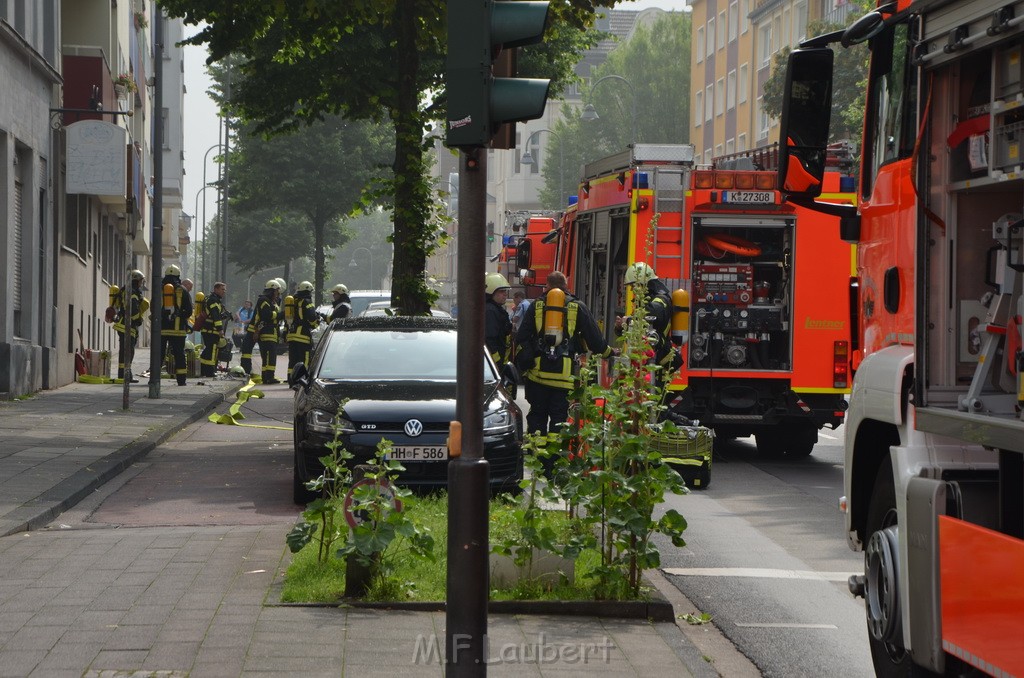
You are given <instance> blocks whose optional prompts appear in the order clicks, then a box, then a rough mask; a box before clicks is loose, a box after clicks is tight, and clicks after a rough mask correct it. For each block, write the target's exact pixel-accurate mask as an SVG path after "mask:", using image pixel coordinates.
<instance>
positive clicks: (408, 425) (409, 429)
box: [405, 419, 423, 438]
mask: <svg viewBox="0 0 1024 678" xmlns="http://www.w3.org/2000/svg"><path fill="white" fill-rule="evenodd" d="M421 433H423V422H421V421H420V420H419V419H410V420H409V421H407V422H405V435H407V436H409V437H410V438H415V437H416V436H418V435H420V434H421Z"/></svg>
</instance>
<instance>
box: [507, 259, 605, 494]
mask: <svg viewBox="0 0 1024 678" xmlns="http://www.w3.org/2000/svg"><path fill="white" fill-rule="evenodd" d="M553 290H559V291H560V292H561V295H559V294H552V295H551V296H552V298H556V297H561V296H562V295H564V303H563V304H562V306H560V307H557V308H556V307H554V306H552V309H551V310H553V311H558V312H559V314H560V315H561V327H560V328H557V331H552V332H551V333H550V334H549V333H548V332H545V323H544V311H545V308H546V307H547V305H548V301H547V297H548V294H549V293H551V292H552V291H553ZM516 344H517V347H518V352H517V355H516V366H517V367H518V368H519V371H520V372H522V373H523V375H524V382H525V391H526V402H528V403H529V404H530V411H529V413H528V414H527V415H526V423H527V428H528V430H529V432H530V433H539V434H542V435H546V434H549V433H556V432H557V431H558V429H559V426H560V425H561V424H563V423H565V421H566V419H568V417H569V392H570V391H572V390H573V388H574V387H575V386H576V381H577V378H578V363H577V359H578V358H579V357H580V356H581V355H583V354H584V353H592V354H594V355H597V356H600V357H602V358H607V357H609V356H612V355H617V354H618V350H617V349H614V348H612V347H610V346H609V345H608V342H607V341H605V338H604V334H603V333H602V332H601V328H600V327H599V326H598V324H597V322H596V321H595V320H594V317H593V315H591V313H590V310H589V309H587V307H586V306H585V305H584V304H583V302H581V301H580V300H579V299H577V298H576V297H574V296H573V295H572V294H570V293H569V291H568V281H567V280H566V278H565V274H564V273H562V272H561V271H552V272H551V273H550V274H548V277H547V288H546V289H545V291H544V294H542V295H541V296H540V297H538V298H536V299H534V300H533V302H532V303H531V304H530V314H529V315H528V316H526V317H525V318H524V320H523V323H522V324H521V325H520V326H519V331H518V332H517V333H516ZM553 467H554V458H552V457H548V458H546V459H545V460H544V468H545V474H546V475H548V477H550V475H551V471H552V469H553Z"/></svg>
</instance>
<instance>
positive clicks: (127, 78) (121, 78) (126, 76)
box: [114, 73, 138, 92]
mask: <svg viewBox="0 0 1024 678" xmlns="http://www.w3.org/2000/svg"><path fill="white" fill-rule="evenodd" d="M114 87H123V88H124V89H125V90H126V91H128V92H135V91H137V89H138V87H137V86H136V85H135V78H133V77H132V74H131V73H121V74H119V75H118V76H117V77H115V78H114Z"/></svg>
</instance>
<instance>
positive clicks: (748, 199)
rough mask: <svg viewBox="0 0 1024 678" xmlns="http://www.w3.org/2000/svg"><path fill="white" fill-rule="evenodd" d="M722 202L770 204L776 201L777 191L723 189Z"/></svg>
mask: <svg viewBox="0 0 1024 678" xmlns="http://www.w3.org/2000/svg"><path fill="white" fill-rule="evenodd" d="M722 202H733V203H747V204H755V205H770V204H772V203H773V202H775V191H723V192H722Z"/></svg>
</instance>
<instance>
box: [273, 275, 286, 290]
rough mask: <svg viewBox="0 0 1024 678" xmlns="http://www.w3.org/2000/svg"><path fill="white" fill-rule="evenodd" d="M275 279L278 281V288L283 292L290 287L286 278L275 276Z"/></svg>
mask: <svg viewBox="0 0 1024 678" xmlns="http://www.w3.org/2000/svg"><path fill="white" fill-rule="evenodd" d="M274 280H276V281H277V284H278V288H277V289H279V290H281V291H282V292H284V290H285V288H287V287H288V283H286V282H285V281H284V278H274Z"/></svg>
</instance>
